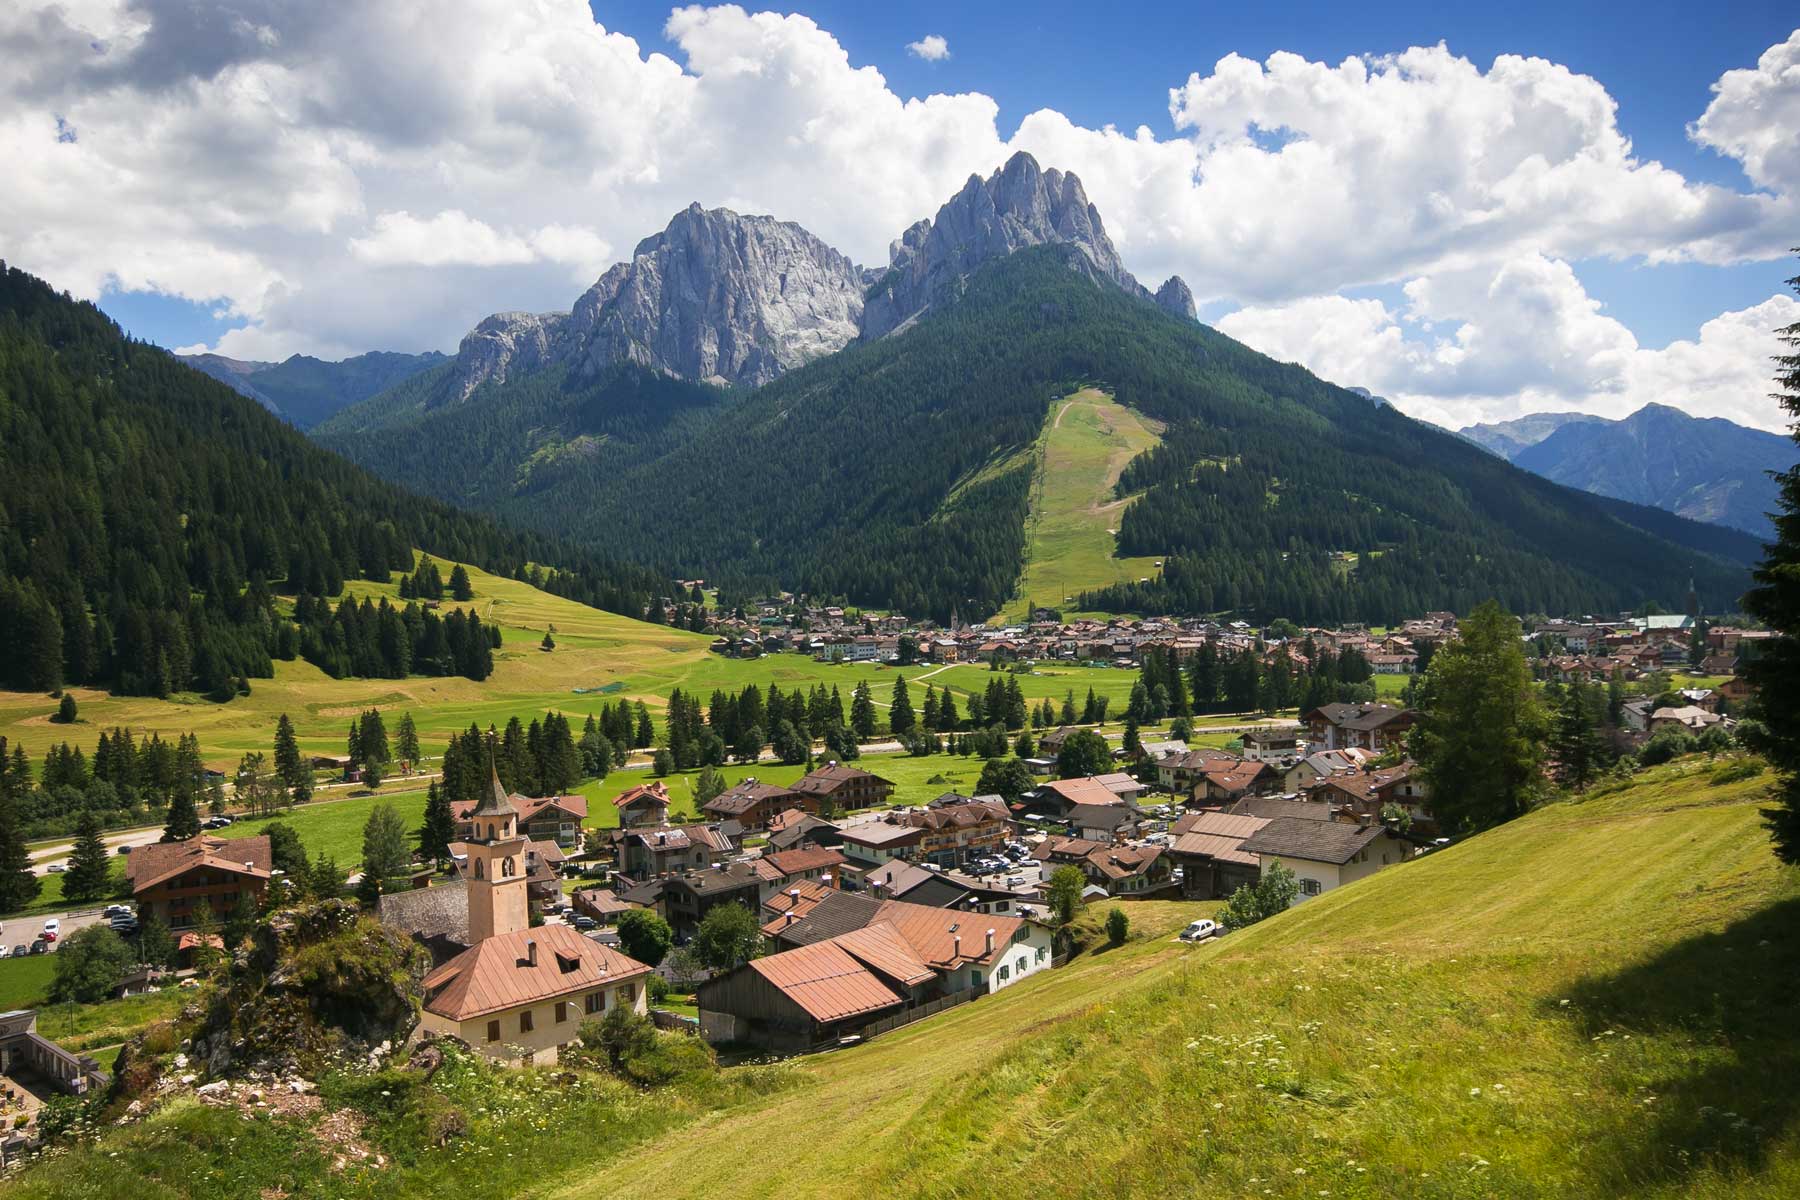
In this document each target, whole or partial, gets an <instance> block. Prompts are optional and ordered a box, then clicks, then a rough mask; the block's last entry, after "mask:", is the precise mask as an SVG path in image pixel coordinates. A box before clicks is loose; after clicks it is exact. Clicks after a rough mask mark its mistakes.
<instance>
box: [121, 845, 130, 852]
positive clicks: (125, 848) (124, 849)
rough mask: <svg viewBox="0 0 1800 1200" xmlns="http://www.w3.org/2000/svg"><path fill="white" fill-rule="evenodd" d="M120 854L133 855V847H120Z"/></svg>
mask: <svg viewBox="0 0 1800 1200" xmlns="http://www.w3.org/2000/svg"><path fill="white" fill-rule="evenodd" d="M119 853H120V854H130V853H131V847H130V846H120V847H119Z"/></svg>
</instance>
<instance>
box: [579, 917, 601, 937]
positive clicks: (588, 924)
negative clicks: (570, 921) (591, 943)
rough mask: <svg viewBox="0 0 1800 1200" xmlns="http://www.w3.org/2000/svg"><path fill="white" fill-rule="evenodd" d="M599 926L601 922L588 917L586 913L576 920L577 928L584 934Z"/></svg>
mask: <svg viewBox="0 0 1800 1200" xmlns="http://www.w3.org/2000/svg"><path fill="white" fill-rule="evenodd" d="M599 924H600V922H598V921H596V920H594V918H592V917H590V916H588V915H587V914H585V913H583V914H582V915H581V916H579V917H576V918H575V928H577V929H579V930H581V931H582V932H584V933H585V932H586V931H587V930H590V929H595V928H597V927H598V926H599Z"/></svg>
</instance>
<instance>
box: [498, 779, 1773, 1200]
mask: <svg viewBox="0 0 1800 1200" xmlns="http://www.w3.org/2000/svg"><path fill="white" fill-rule="evenodd" d="M1766 786H1767V784H1766V779H1756V780H1750V781H1744V782H1738V783H1733V784H1725V785H1714V784H1712V783H1711V782H1710V780H1709V774H1708V765H1707V764H1706V763H1705V762H1704V761H1703V760H1687V761H1683V762H1679V763H1676V764H1672V765H1671V766H1668V767H1665V768H1660V769H1658V770H1656V771H1653V772H1649V773H1647V774H1646V775H1645V776H1643V777H1641V778H1640V779H1639V780H1638V781H1637V782H1635V783H1633V784H1632V785H1631V786H1629V787H1628V788H1626V789H1624V790H1621V791H1618V792H1615V793H1613V794H1609V795H1603V796H1596V797H1594V798H1591V799H1588V800H1586V801H1585V802H1582V803H1568V804H1558V805H1554V806H1551V807H1548V808H1545V809H1543V810H1541V811H1539V812H1536V813H1534V814H1532V815H1530V816H1528V817H1526V818H1524V819H1522V820H1520V821H1517V822H1515V823H1513V824H1512V825H1510V826H1507V827H1505V828H1502V829H1499V830H1496V831H1493V832H1490V833H1487V834H1484V835H1481V836H1479V837H1476V838H1473V839H1470V840H1469V841H1467V842H1465V843H1462V844H1460V845H1458V846H1454V847H1451V848H1449V849H1447V850H1444V851H1442V852H1440V853H1438V854H1435V855H1431V856H1428V857H1426V858H1424V859H1421V860H1419V861H1417V862H1414V863H1410V864H1407V865H1405V866H1403V867H1397V868H1393V869H1391V870H1388V871H1384V872H1382V873H1381V874H1379V875H1377V876H1374V877H1372V878H1371V879H1369V880H1367V881H1365V882H1363V883H1359V884H1356V885H1353V886H1351V887H1348V888H1344V889H1341V890H1338V891H1336V892H1332V893H1329V894H1327V895H1325V896H1323V897H1320V898H1318V899H1315V900H1312V901H1308V902H1306V903H1305V904H1302V905H1301V906H1300V907H1298V908H1296V909H1294V910H1293V911H1291V912H1289V913H1287V914H1285V915H1283V916H1281V917H1279V918H1276V919H1273V920H1270V921H1268V922H1265V923H1264V924H1262V925H1260V926H1257V927H1255V928H1253V929H1251V930H1248V931H1245V932H1243V933H1240V934H1235V935H1232V936H1231V937H1228V938H1225V939H1223V940H1222V941H1218V942H1215V943H1212V944H1210V945H1207V946H1203V947H1199V948H1191V949H1190V948H1188V947H1185V946H1182V945H1180V944H1178V943H1176V942H1174V941H1173V940H1172V939H1171V936H1170V935H1172V933H1173V932H1174V931H1175V930H1176V929H1177V928H1179V926H1180V924H1181V923H1182V921H1183V920H1185V919H1187V918H1188V917H1189V916H1190V915H1191V913H1192V912H1194V911H1197V910H1196V909H1195V908H1193V907H1192V906H1182V905H1168V906H1161V905H1153V904H1126V905H1125V906H1124V907H1125V909H1126V911H1127V912H1128V913H1129V914H1132V915H1133V917H1134V926H1135V928H1136V931H1137V932H1138V933H1139V934H1144V933H1148V932H1150V931H1152V930H1153V931H1154V934H1155V935H1154V936H1151V937H1147V938H1145V939H1144V940H1139V941H1134V942H1132V943H1130V944H1128V945H1127V946H1125V947H1123V948H1120V949H1117V950H1108V951H1104V952H1102V953H1099V954H1094V955H1084V956H1082V957H1079V958H1077V959H1076V960H1075V962H1074V963H1073V964H1071V966H1070V967H1069V968H1066V969H1064V970H1062V971H1058V972H1054V973H1050V974H1047V975H1044V976H1038V977H1035V978H1033V979H1031V980H1028V981H1026V982H1024V983H1022V984H1019V985H1017V986H1015V987H1013V988H1011V989H1008V990H1007V991H1006V992H1003V993H1001V994H999V995H998V996H995V997H993V998H991V999H988V1000H983V1001H981V1002H980V1003H978V1004H974V1005H969V1006H966V1007H963V1008H959V1009H955V1010H953V1011H951V1012H949V1013H946V1014H943V1015H941V1016H939V1017H934V1018H932V1019H931V1020H928V1021H924V1022H921V1023H920V1024H918V1025H915V1026H913V1027H911V1028H909V1029H906V1030H903V1031H898V1032H896V1033H892V1034H888V1035H886V1036H884V1037H882V1038H879V1039H877V1040H875V1041H873V1042H871V1043H870V1044H868V1045H867V1046H863V1047H859V1048H856V1049H853V1050H848V1051H842V1052H839V1053H836V1054H832V1055H827V1056H824V1057H820V1058H816V1059H811V1060H807V1061H805V1062H804V1063H803V1064H802V1065H800V1066H799V1067H798V1068H797V1070H798V1072H799V1074H800V1076H801V1077H802V1080H803V1084H802V1086H801V1087H800V1088H799V1089H798V1090H795V1089H789V1090H787V1091H785V1092H784V1093H783V1094H781V1095H780V1096H779V1097H772V1098H771V1099H770V1100H769V1101H768V1102H767V1103H765V1104H762V1105H760V1106H756V1105H752V1106H747V1107H742V1108H739V1109H734V1110H731V1111H728V1112H723V1113H719V1114H716V1115H712V1116H709V1117H705V1118H703V1119H701V1120H699V1121H697V1122H695V1123H693V1124H691V1125H688V1126H687V1127H685V1128H683V1129H681V1130H679V1131H677V1132H675V1133H672V1134H668V1135H665V1136H663V1137H660V1138H659V1139H657V1140H656V1141H655V1142H654V1143H653V1144H647V1145H645V1146H643V1147H641V1148H640V1149H639V1150H637V1151H636V1152H633V1153H628V1154H625V1155H623V1156H621V1157H618V1158H616V1159H614V1160H612V1161H610V1162H606V1163H595V1164H593V1165H591V1166H588V1167H584V1168H583V1169H581V1170H579V1171H573V1172H570V1173H569V1174H568V1175H567V1177H566V1178H564V1179H562V1180H561V1181H560V1183H555V1184H554V1185H553V1184H552V1182H551V1181H547V1180H542V1179H534V1180H530V1181H527V1180H523V1179H521V1181H520V1190H521V1191H525V1190H529V1191H530V1192H531V1193H532V1194H533V1195H547V1196H555V1197H559V1198H561V1200H588V1198H595V1200H598V1198H600V1197H608V1196H615V1195H623V1194H628V1193H630V1192H632V1191H634V1190H636V1189H637V1188H639V1187H641V1186H642V1185H643V1182H644V1181H645V1180H656V1181H658V1182H657V1185H656V1187H657V1191H658V1193H659V1194H660V1195H666V1196H714V1195H731V1196H734V1197H736V1196H767V1197H777V1196H802V1195H803V1196H846V1197H849V1196H861V1195H868V1194H871V1193H874V1192H880V1193H883V1194H892V1195H905V1196H959V1197H978V1196H1020V1195H1030V1196H1037V1197H1042V1196H1069V1197H1075V1196H1181V1195H1226V1196H1251V1197H1254V1196H1263V1195H1270V1196H1279V1197H1296V1198H1297V1197H1317V1196H1320V1195H1322V1194H1323V1195H1329V1196H1333V1197H1388V1196H1416V1197H1461V1196H1468V1197H1487V1196H1531V1197H1538V1196H1542V1197H1551V1196H1619V1197H1627V1196H1629V1197H1638V1196H1666V1197H1678V1196H1679V1197H1687V1196H1702V1197H1721V1198H1723V1197H1739V1196H1750V1197H1756V1196H1767V1197H1777V1196H1793V1195H1796V1194H1800V1155H1797V1153H1796V1151H1797V1149H1800V1146H1797V1143H1796V1138H1797V1134H1796V1129H1795V1122H1796V1120H1797V1119H1800V1090H1797V1089H1795V1088H1794V1086H1793V1080H1794V1079H1796V1078H1800V1053H1797V1050H1796V1046H1797V1041H1796V1039H1797V1037H1800V1034H1797V1033H1796V1030H1795V1027H1794V1022H1793V1018H1794V1015H1795V1010H1794V1007H1793V1004H1794V1001H1793V996H1792V991H1791V988H1792V986H1793V981H1794V979H1795V978H1796V968H1797V967H1800V943H1797V940H1796V939H1797V938H1800V876H1797V873H1796V872H1795V871H1793V870H1791V869H1786V868H1782V867H1779V866H1778V865H1777V864H1776V863H1775V862H1774V860H1773V858H1772V857H1771V855H1770V853H1769V847H1768V839H1767V837H1766V835H1765V834H1764V832H1763V831H1762V829H1761V826H1760V818H1759V816H1758V814H1757V807H1758V803H1759V800H1760V798H1761V794H1762V792H1763V791H1764V790H1765V788H1766Z"/></svg>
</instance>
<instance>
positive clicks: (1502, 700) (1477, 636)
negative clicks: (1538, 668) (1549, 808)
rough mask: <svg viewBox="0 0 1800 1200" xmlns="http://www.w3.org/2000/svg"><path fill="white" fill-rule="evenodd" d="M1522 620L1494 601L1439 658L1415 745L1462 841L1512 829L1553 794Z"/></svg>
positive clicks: (1429, 676)
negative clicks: (1508, 825) (1547, 791)
mask: <svg viewBox="0 0 1800 1200" xmlns="http://www.w3.org/2000/svg"><path fill="white" fill-rule="evenodd" d="M1519 631H1520V627H1519V620H1518V618H1517V617H1515V616H1513V615H1512V614H1511V613H1508V612H1506V611H1505V610H1504V609H1502V608H1501V607H1500V605H1499V604H1497V603H1496V602H1494V601H1492V600H1489V601H1487V602H1486V603H1484V604H1482V605H1481V606H1480V607H1479V608H1477V609H1476V610H1475V611H1474V612H1473V613H1472V614H1470V616H1469V617H1468V618H1467V619H1466V620H1464V621H1462V622H1461V623H1460V624H1459V625H1458V627H1457V636H1456V638H1455V640H1453V641H1451V642H1448V643H1446V644H1445V645H1444V646H1443V647H1442V648H1441V649H1440V650H1438V652H1437V653H1436V654H1435V655H1434V656H1433V657H1432V660H1431V670H1430V671H1428V672H1427V673H1426V675H1425V681H1424V684H1423V687H1422V696H1421V699H1420V711H1419V719H1418V723H1417V724H1416V725H1415V726H1414V727H1413V731H1412V735H1411V737H1410V739H1409V741H1408V747H1409V749H1410V750H1411V752H1412V756H1413V758H1414V759H1416V760H1417V761H1418V764H1419V771H1420V774H1421V775H1422V776H1423V777H1424V779H1425V782H1426V783H1427V784H1428V785H1429V786H1430V788H1431V795H1432V809H1433V811H1434V813H1435V815H1436V816H1437V819H1438V820H1439V822H1440V823H1442V824H1443V826H1444V827H1445V828H1446V829H1448V830H1449V831H1451V832H1452V833H1472V832H1475V831H1477V830H1482V829H1487V828H1489V827H1491V826H1494V825H1499V824H1501V823H1502V822H1505V821H1510V820H1512V819H1513V818H1514V817H1517V816H1519V815H1520V814H1522V813H1523V812H1525V810H1526V809H1528V808H1530V807H1531V805H1532V803H1533V802H1534V801H1535V800H1536V799H1537V797H1538V795H1539V793H1540V792H1541V791H1542V790H1543V761H1544V752H1543V744H1544V734H1545V729H1546V722H1545V719H1544V713H1543V709H1542V706H1541V705H1540V703H1539V701H1538V698H1537V693H1536V691H1535V690H1534V688H1533V686H1532V682H1531V668H1530V667H1529V666H1528V665H1527V664H1526V662H1525V651H1524V649H1523V647H1522V644H1521V643H1520V640H1519Z"/></svg>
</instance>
